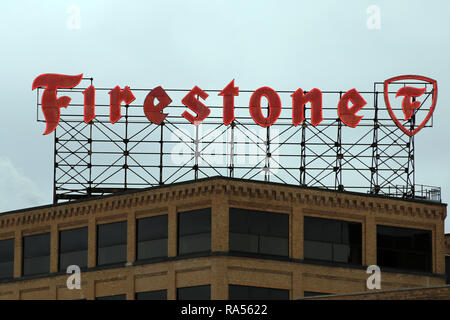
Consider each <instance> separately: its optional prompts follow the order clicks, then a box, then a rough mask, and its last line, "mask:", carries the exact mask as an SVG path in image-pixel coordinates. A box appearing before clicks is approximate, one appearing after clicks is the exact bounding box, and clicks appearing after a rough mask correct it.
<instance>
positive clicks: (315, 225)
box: [0, 177, 450, 299]
mask: <svg viewBox="0 0 450 320" xmlns="http://www.w3.org/2000/svg"><path fill="white" fill-rule="evenodd" d="M445 217H446V205H445V204H442V203H439V202H432V201H425V200H405V199H399V198H387V197H381V196H372V195H368V194H362V193H351V192H337V191H331V190H323V189H318V188H306V187H299V186H291V185H283V184H276V183H266V182H257V181H249V180H239V179H231V178H222V177H220V178H219V177H218V178H208V179H204V180H198V181H190V182H184V183H179V184H173V185H169V186H161V187H154V188H149V189H142V190H140V191H133V192H125V193H120V194H115V195H111V196H105V197H99V198H91V199H86V200H79V201H74V202H70V203H63V204H58V205H49V206H42V207H35V208H29V209H23V210H17V211H11V212H5V213H2V214H0V299H246V298H263V299H269V298H280V299H298V298H302V297H308V296H314V295H320V294H334V295H348V294H354V293H359V294H361V292H365V291H367V290H368V289H367V288H366V280H367V277H368V276H369V275H368V274H367V273H366V269H367V266H369V265H378V266H380V267H381V272H382V282H381V286H382V289H381V290H382V291H390V292H393V291H395V290H399V289H402V290H407V289H408V290H412V289H413V288H425V287H427V288H430V287H436V288H437V287H439V288H440V287H443V286H445V283H446V276H445V273H446V265H445V260H446V259H448V256H445V254H450V238H449V236H448V235H447V236H445V235H444V219H445ZM69 265H78V266H79V267H80V268H81V271H82V272H81V289H79V290H77V289H73V290H69V289H68V288H67V285H66V282H67V279H68V277H69V275H68V274H67V273H66V269H67V267H68V266H69ZM447 272H448V265H447ZM416 290H422V291H423V290H425V289H416ZM429 290H432V289H429ZM441 291H442V290H441ZM443 291H446V292H447V294H448V289H443ZM397 297H399V296H397ZM389 298H395V295H394V296H392V295H391V296H390V297H389Z"/></svg>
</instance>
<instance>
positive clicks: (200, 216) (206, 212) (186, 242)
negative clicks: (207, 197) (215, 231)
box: [178, 208, 211, 254]
mask: <svg viewBox="0 0 450 320" xmlns="http://www.w3.org/2000/svg"><path fill="white" fill-rule="evenodd" d="M207 251H211V208H206V209H200V210H193V211H186V212H180V213H179V214H178V254H187V253H194V252H207Z"/></svg>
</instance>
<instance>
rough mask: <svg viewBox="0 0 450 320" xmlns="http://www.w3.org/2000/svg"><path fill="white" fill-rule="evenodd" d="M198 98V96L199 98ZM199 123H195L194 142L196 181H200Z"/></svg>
mask: <svg viewBox="0 0 450 320" xmlns="http://www.w3.org/2000/svg"><path fill="white" fill-rule="evenodd" d="M197 98H198V96H197ZM198 126H199V124H198V123H195V140H194V180H198V156H199V152H198V144H199V137H198Z"/></svg>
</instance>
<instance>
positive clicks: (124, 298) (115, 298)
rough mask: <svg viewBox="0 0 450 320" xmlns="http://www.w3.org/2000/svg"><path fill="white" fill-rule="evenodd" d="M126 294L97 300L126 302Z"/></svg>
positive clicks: (97, 298)
mask: <svg viewBox="0 0 450 320" xmlns="http://www.w3.org/2000/svg"><path fill="white" fill-rule="evenodd" d="M126 299H127V295H126V294H116V295H113V296H104V297H96V298H95V300H126Z"/></svg>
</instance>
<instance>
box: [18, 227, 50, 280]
mask: <svg viewBox="0 0 450 320" xmlns="http://www.w3.org/2000/svg"><path fill="white" fill-rule="evenodd" d="M48 272H50V233H45V234H38V235H33V236H27V237H24V238H23V274H24V275H34V274H43V273H48Z"/></svg>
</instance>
